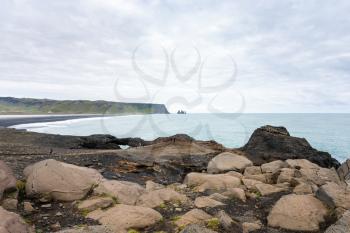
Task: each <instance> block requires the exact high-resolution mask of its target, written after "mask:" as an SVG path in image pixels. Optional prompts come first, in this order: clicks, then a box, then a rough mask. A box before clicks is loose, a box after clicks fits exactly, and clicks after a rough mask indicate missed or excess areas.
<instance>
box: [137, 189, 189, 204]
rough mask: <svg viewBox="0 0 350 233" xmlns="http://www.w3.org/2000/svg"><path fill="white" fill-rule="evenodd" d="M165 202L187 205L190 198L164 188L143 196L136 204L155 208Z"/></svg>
mask: <svg viewBox="0 0 350 233" xmlns="http://www.w3.org/2000/svg"><path fill="white" fill-rule="evenodd" d="M165 202H176V203H178V202H180V203H185V202H188V198H187V197H186V196H185V195H183V194H180V193H178V192H176V191H175V190H173V189H170V188H164V189H158V190H154V191H150V192H146V193H144V194H142V195H141V196H140V197H139V199H138V201H137V203H136V204H137V205H139V206H145V207H150V208H155V207H157V206H160V205H161V204H163V203H165Z"/></svg>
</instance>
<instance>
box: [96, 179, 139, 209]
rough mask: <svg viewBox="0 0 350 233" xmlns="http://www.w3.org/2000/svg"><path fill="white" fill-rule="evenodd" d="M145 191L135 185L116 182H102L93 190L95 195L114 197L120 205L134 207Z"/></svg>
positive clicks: (126, 182)
mask: <svg viewBox="0 0 350 233" xmlns="http://www.w3.org/2000/svg"><path fill="white" fill-rule="evenodd" d="M144 192H145V189H144V188H143V187H142V186H141V185H139V184H136V183H132V182H128V181H118V180H103V181H102V182H101V183H100V184H99V185H98V187H96V188H95V189H94V193H95V194H99V195H101V194H107V195H109V196H112V197H115V198H116V199H117V201H118V203H120V204H126V205H135V204H136V201H137V200H138V199H139V197H140V196H141V195H142V194H143V193H144Z"/></svg>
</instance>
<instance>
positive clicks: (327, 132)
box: [15, 113, 350, 162]
mask: <svg viewBox="0 0 350 233" xmlns="http://www.w3.org/2000/svg"><path fill="white" fill-rule="evenodd" d="M263 125H274V126H284V127H286V128H287V129H288V131H289V132H290V134H291V135H293V136H297V137H303V138H306V139H307V140H308V141H309V143H310V144H311V145H312V146H313V147H314V148H316V149H318V150H322V151H327V152H329V153H331V154H332V155H333V156H334V157H335V158H336V159H338V160H339V161H340V162H342V161H345V160H346V159H347V158H349V157H350V114H230V113H227V114H226V113H225V114H223V113H221V114H153V115H131V116H114V117H98V118H89V119H76V120H68V121H61V122H50V123H34V124H26V125H17V126H15V128H19V129H28V130H30V131H34V132H42V133H52V134H62V135H80V136H84V135H91V134H111V135H114V136H116V137H140V138H143V139H148V140H150V139H155V138H157V137H160V136H170V135H174V134H178V133H181V134H188V135H190V136H192V137H194V138H195V139H200V140H215V141H217V142H219V143H222V144H223V145H225V146H226V147H233V148H236V147H241V146H243V145H244V144H245V143H246V142H247V141H248V139H249V137H250V135H251V134H252V132H253V131H254V130H255V129H256V128H258V127H261V126H263Z"/></svg>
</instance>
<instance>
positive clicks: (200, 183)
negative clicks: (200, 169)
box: [184, 172, 241, 192]
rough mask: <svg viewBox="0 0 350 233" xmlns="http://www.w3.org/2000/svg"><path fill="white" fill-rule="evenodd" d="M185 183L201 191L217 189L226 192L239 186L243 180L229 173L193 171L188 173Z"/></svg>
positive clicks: (216, 190)
mask: <svg viewBox="0 0 350 233" xmlns="http://www.w3.org/2000/svg"><path fill="white" fill-rule="evenodd" d="M184 183H185V184H186V185H187V186H190V187H191V186H192V187H195V188H196V190H197V191H199V192H205V191H207V190H209V191H215V192H224V191H226V190H228V189H229V188H237V187H240V185H241V180H240V179H239V178H237V177H234V176H231V175H227V174H216V175H214V174H205V173H196V172H192V173H189V174H187V176H186V177H185V180H184Z"/></svg>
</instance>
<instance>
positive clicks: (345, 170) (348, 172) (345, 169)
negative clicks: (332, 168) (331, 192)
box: [338, 159, 350, 184]
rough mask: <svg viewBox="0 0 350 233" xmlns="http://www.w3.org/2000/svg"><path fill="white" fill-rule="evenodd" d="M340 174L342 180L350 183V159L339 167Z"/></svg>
mask: <svg viewBox="0 0 350 233" xmlns="http://www.w3.org/2000/svg"><path fill="white" fill-rule="evenodd" d="M338 174H339V177H340V179H341V180H343V181H345V182H347V183H349V184H350V159H348V160H346V161H345V162H344V163H342V165H341V166H340V167H339V168H338Z"/></svg>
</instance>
